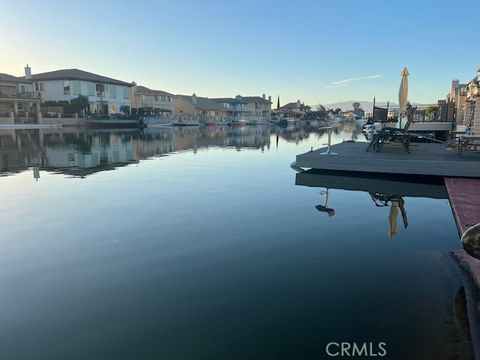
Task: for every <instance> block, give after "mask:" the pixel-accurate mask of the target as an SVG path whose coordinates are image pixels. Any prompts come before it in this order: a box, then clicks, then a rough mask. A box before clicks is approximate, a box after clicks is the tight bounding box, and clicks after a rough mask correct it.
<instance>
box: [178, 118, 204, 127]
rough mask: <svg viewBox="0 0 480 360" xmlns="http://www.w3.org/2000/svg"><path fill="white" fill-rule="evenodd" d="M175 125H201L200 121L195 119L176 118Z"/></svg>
mask: <svg viewBox="0 0 480 360" xmlns="http://www.w3.org/2000/svg"><path fill="white" fill-rule="evenodd" d="M172 125H173V126H200V125H201V124H200V122H199V121H198V120H195V119H176V120H175V121H174V122H173V123H172Z"/></svg>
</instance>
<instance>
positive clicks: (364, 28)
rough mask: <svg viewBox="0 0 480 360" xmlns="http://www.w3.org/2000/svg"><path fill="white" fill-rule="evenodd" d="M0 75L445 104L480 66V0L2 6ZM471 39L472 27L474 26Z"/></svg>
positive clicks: (187, 0)
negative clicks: (404, 74)
mask: <svg viewBox="0 0 480 360" xmlns="http://www.w3.org/2000/svg"><path fill="white" fill-rule="evenodd" d="M0 7H1V11H0V34H1V35H0V37H1V41H0V72H3V73H8V74H12V75H23V71H24V70H23V68H24V66H25V65H26V64H29V65H30V66H31V68H32V72H33V73H40V72H45V71H52V70H57V69H66V68H78V69H82V70H85V71H90V72H94V73H97V74H101V75H104V76H109V77H113V78H116V79H119V80H123V81H128V82H131V81H135V82H136V83H137V84H139V85H144V86H147V87H150V88H153V89H158V90H165V91H168V92H171V93H174V94H187V95H191V94H193V93H196V94H197V95H198V96H207V97H230V96H235V95H237V94H242V95H244V96H247V95H262V94H266V95H267V96H269V95H270V96H272V98H273V102H274V103H276V99H277V96H280V100H281V103H286V102H290V101H296V100H297V99H300V100H301V101H303V102H305V103H306V104H309V105H315V104H319V103H322V104H329V103H333V102H339V101H347V100H371V99H372V98H373V97H374V96H376V98H377V100H379V101H387V100H390V101H393V102H396V101H397V98H398V87H399V84H400V72H401V70H402V69H403V67H404V66H406V67H408V69H409V71H410V78H409V82H410V96H409V98H410V101H412V102H420V103H433V102H436V100H437V99H443V98H445V95H446V94H447V93H448V91H449V89H450V83H451V80H452V79H454V78H458V79H460V80H461V82H468V81H469V80H471V79H472V78H473V77H474V76H476V75H477V73H476V72H475V69H476V68H477V67H479V66H480V46H479V44H480V39H478V34H477V33H476V25H475V24H478V16H479V12H478V2H476V1H470V0H467V1H462V2H453V3H452V2H451V1H448V2H447V1H443V0H442V1H425V0H417V1H410V0H404V1H385V0H381V1H377V0H375V1H374V0H363V1H360V0H356V1H354V0H352V1H342V0H336V1H333V0H328V1H323V0H318V1H315V0H311V1H301V0H297V1H283V0H276V1H259V0H257V1H250V0H247V1H239V0H237V1H220V0H217V1H210V0H203V1H193V0H171V1H163V0H160V1H143V0H137V1H124V2H122V1H118V0H117V1H107V0H106V1H98V0H97V1H90V0H85V1H81V2H78V1H50V0H42V1H38V0H35V1H23V0H16V1H10V0H2V3H1V5H0ZM469 29H470V30H471V31H470V30H469Z"/></svg>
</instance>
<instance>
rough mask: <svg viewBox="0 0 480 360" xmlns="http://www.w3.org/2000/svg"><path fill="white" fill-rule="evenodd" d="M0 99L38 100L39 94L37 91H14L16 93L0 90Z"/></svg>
mask: <svg viewBox="0 0 480 360" xmlns="http://www.w3.org/2000/svg"><path fill="white" fill-rule="evenodd" d="M0 99H11V100H40V99H41V96H40V93H39V92H19V91H18V92H16V93H10V92H9V93H5V92H1V91H0Z"/></svg>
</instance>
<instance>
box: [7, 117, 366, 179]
mask: <svg viewBox="0 0 480 360" xmlns="http://www.w3.org/2000/svg"><path fill="white" fill-rule="evenodd" d="M335 131H336V134H340V133H341V132H345V133H348V134H349V135H350V133H351V132H352V131H353V133H355V134H358V133H360V131H361V129H359V128H358V127H357V126H356V125H355V124H347V125H345V126H344V127H342V128H337V129H335ZM324 133H325V130H321V129H319V128H318V127H313V126H306V127H298V126H289V127H283V128H282V127H270V126H246V127H240V128H235V127H225V126H222V127H182V128H176V127H164V128H147V129H144V130H142V131H140V130H131V129H123V130H122V129H117V130H98V129H97V130H94V129H86V128H62V129H39V130H18V129H17V130H0V175H8V174H12V173H17V172H20V171H25V170H27V169H29V168H32V171H33V177H34V178H35V179H36V180H38V179H39V178H40V170H43V171H51V172H58V173H64V174H67V175H70V176H74V177H85V176H88V175H90V174H93V173H96V172H99V171H106V170H113V169H115V168H118V167H121V166H125V165H128V164H132V163H137V162H139V161H140V160H143V159H147V158H149V157H154V156H162V155H166V154H170V153H174V152H179V151H193V152H194V153H195V152H197V151H198V150H199V149H202V148H209V147H222V148H231V149H235V150H238V151H240V150H242V149H256V150H261V151H265V150H269V149H270V138H271V135H272V134H275V135H276V144H275V147H276V148H277V149H278V139H279V138H282V139H284V140H286V141H287V142H294V143H299V142H301V141H304V140H306V139H308V138H309V137H310V136H313V135H316V136H318V137H321V136H322V135H323V134H324Z"/></svg>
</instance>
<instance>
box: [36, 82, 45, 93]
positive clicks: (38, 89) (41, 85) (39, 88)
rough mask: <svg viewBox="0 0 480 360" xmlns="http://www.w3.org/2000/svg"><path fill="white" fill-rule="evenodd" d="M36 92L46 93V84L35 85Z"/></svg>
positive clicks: (37, 83)
mask: <svg viewBox="0 0 480 360" xmlns="http://www.w3.org/2000/svg"><path fill="white" fill-rule="evenodd" d="M35 91H45V84H44V83H42V82H41V83H39V82H36V83H35Z"/></svg>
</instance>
